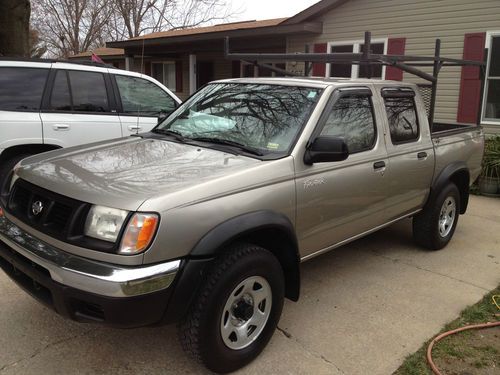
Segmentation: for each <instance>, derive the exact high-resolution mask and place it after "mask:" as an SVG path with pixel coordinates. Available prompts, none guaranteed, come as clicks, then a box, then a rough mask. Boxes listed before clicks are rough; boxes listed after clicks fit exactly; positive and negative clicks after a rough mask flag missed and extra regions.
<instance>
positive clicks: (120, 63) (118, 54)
mask: <svg viewBox="0 0 500 375" xmlns="http://www.w3.org/2000/svg"><path fill="white" fill-rule="evenodd" d="M93 54H95V55H97V56H99V58H100V59H102V60H103V61H104V62H105V63H107V64H110V65H113V66H114V67H115V68H118V69H125V51H124V50H123V49H122V48H106V47H100V48H96V49H94V50H92V51H87V52H82V53H79V54H77V55H73V56H70V57H69V59H70V60H75V61H79V60H80V61H82V60H87V61H88V60H90V59H91V58H92V55H93Z"/></svg>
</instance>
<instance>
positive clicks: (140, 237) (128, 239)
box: [118, 212, 159, 255]
mask: <svg viewBox="0 0 500 375" xmlns="http://www.w3.org/2000/svg"><path fill="white" fill-rule="evenodd" d="M158 221H159V217H158V215H157V214H149V213H148V214H145V213H139V212H137V213H135V214H134V215H133V216H132V217H131V218H130V220H129V222H128V225H127V228H126V229H125V233H124V234H123V239H122V243H121V245H120V249H119V250H118V253H120V254H126V255H133V254H138V253H140V252H142V251H144V250H146V248H147V247H148V246H149V244H150V243H151V241H152V240H153V237H154V235H155V232H156V228H157V227H158Z"/></svg>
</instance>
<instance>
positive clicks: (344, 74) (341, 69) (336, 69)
mask: <svg viewBox="0 0 500 375" xmlns="http://www.w3.org/2000/svg"><path fill="white" fill-rule="evenodd" d="M352 51H353V45H352V44H351V45H347V46H332V52H333V53H338V52H350V53H352ZM351 74H352V65H351V64H337V63H335V64H334V63H332V64H330V77H341V78H351Z"/></svg>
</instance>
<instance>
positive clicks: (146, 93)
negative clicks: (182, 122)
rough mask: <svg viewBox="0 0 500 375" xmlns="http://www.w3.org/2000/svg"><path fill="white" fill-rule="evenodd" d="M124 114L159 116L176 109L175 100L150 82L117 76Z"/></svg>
mask: <svg viewBox="0 0 500 375" xmlns="http://www.w3.org/2000/svg"><path fill="white" fill-rule="evenodd" d="M115 77H116V83H117V84H118V89H119V90H120V97H121V99H122V106H123V112H124V113H130V114H141V115H150V116H159V115H160V114H162V113H167V114H168V113H170V112H172V111H173V110H174V109H175V101H174V99H173V98H172V97H171V96H170V95H168V94H167V93H166V92H165V91H163V90H162V89H160V88H159V87H158V86H156V85H155V84H154V83H152V82H149V81H148V80H145V79H142V78H136V77H127V76H115Z"/></svg>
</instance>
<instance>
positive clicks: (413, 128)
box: [384, 97, 419, 143]
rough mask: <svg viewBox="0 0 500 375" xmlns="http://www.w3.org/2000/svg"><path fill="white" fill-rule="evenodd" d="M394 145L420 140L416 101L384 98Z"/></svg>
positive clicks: (408, 98)
mask: <svg viewBox="0 0 500 375" xmlns="http://www.w3.org/2000/svg"><path fill="white" fill-rule="evenodd" d="M384 101H385V109H386V112H387V120H388V121H389V130H390V132H391V140H392V143H403V142H411V141H414V140H416V139H417V138H418V132H419V129H418V119H417V112H416V110H415V101H414V100H413V98H411V97H407V98H391V97H386V98H384Z"/></svg>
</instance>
